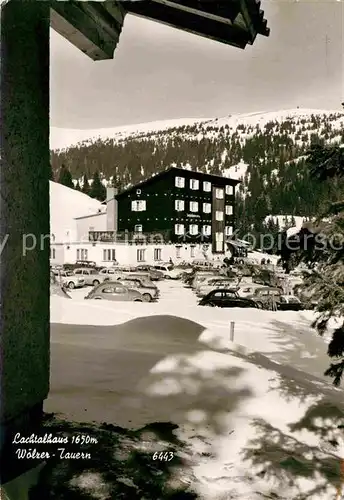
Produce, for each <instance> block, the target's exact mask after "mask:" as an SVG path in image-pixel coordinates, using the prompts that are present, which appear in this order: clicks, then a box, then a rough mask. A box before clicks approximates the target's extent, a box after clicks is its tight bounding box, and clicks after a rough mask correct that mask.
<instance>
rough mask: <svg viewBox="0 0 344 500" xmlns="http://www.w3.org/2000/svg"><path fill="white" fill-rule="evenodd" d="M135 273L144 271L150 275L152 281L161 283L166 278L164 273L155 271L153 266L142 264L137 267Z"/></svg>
mask: <svg viewBox="0 0 344 500" xmlns="http://www.w3.org/2000/svg"><path fill="white" fill-rule="evenodd" d="M135 271H144V272H147V273H149V274H150V277H151V280H152V281H160V280H162V279H163V278H164V273H163V272H161V271H158V269H155V268H154V267H153V266H149V265H148V264H142V265H140V266H136V269H135V270H134V272H135Z"/></svg>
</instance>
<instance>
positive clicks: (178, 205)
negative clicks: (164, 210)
mask: <svg viewBox="0 0 344 500" xmlns="http://www.w3.org/2000/svg"><path fill="white" fill-rule="evenodd" d="M184 207H185V203H184V201H183V200H175V202H174V208H175V209H176V210H177V211H178V212H182V211H183V210H184Z"/></svg>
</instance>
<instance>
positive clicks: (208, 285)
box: [195, 278, 237, 297]
mask: <svg viewBox="0 0 344 500" xmlns="http://www.w3.org/2000/svg"><path fill="white" fill-rule="evenodd" d="M236 286H237V280H233V279H229V278H219V279H217V278H212V279H210V280H207V281H205V282H203V281H202V282H201V283H200V284H199V286H198V287H197V288H196V290H195V292H196V295H197V297H205V296H206V295H208V293H209V292H211V291H212V290H216V289H218V288H233V289H234V288H236Z"/></svg>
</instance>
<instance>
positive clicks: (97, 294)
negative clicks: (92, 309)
mask: <svg viewBox="0 0 344 500" xmlns="http://www.w3.org/2000/svg"><path fill="white" fill-rule="evenodd" d="M85 299H95V300H111V301H115V302H143V298H142V295H141V293H140V292H138V291H137V290H132V289H131V288H128V287H127V286H124V285H122V284H121V283H118V282H117V281H106V282H105V283H101V284H100V285H97V286H95V287H94V288H93V289H92V290H91V291H90V293H89V294H88V295H86V297H85Z"/></svg>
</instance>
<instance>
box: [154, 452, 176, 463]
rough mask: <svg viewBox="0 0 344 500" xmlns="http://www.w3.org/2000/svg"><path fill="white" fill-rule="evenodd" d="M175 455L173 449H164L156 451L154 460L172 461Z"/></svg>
mask: <svg viewBox="0 0 344 500" xmlns="http://www.w3.org/2000/svg"><path fill="white" fill-rule="evenodd" d="M173 457H174V453H173V451H164V452H162V451H161V452H158V451H156V452H155V453H154V455H153V460H160V461H161V462H162V461H165V462H170V461H171V460H172V459H173Z"/></svg>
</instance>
